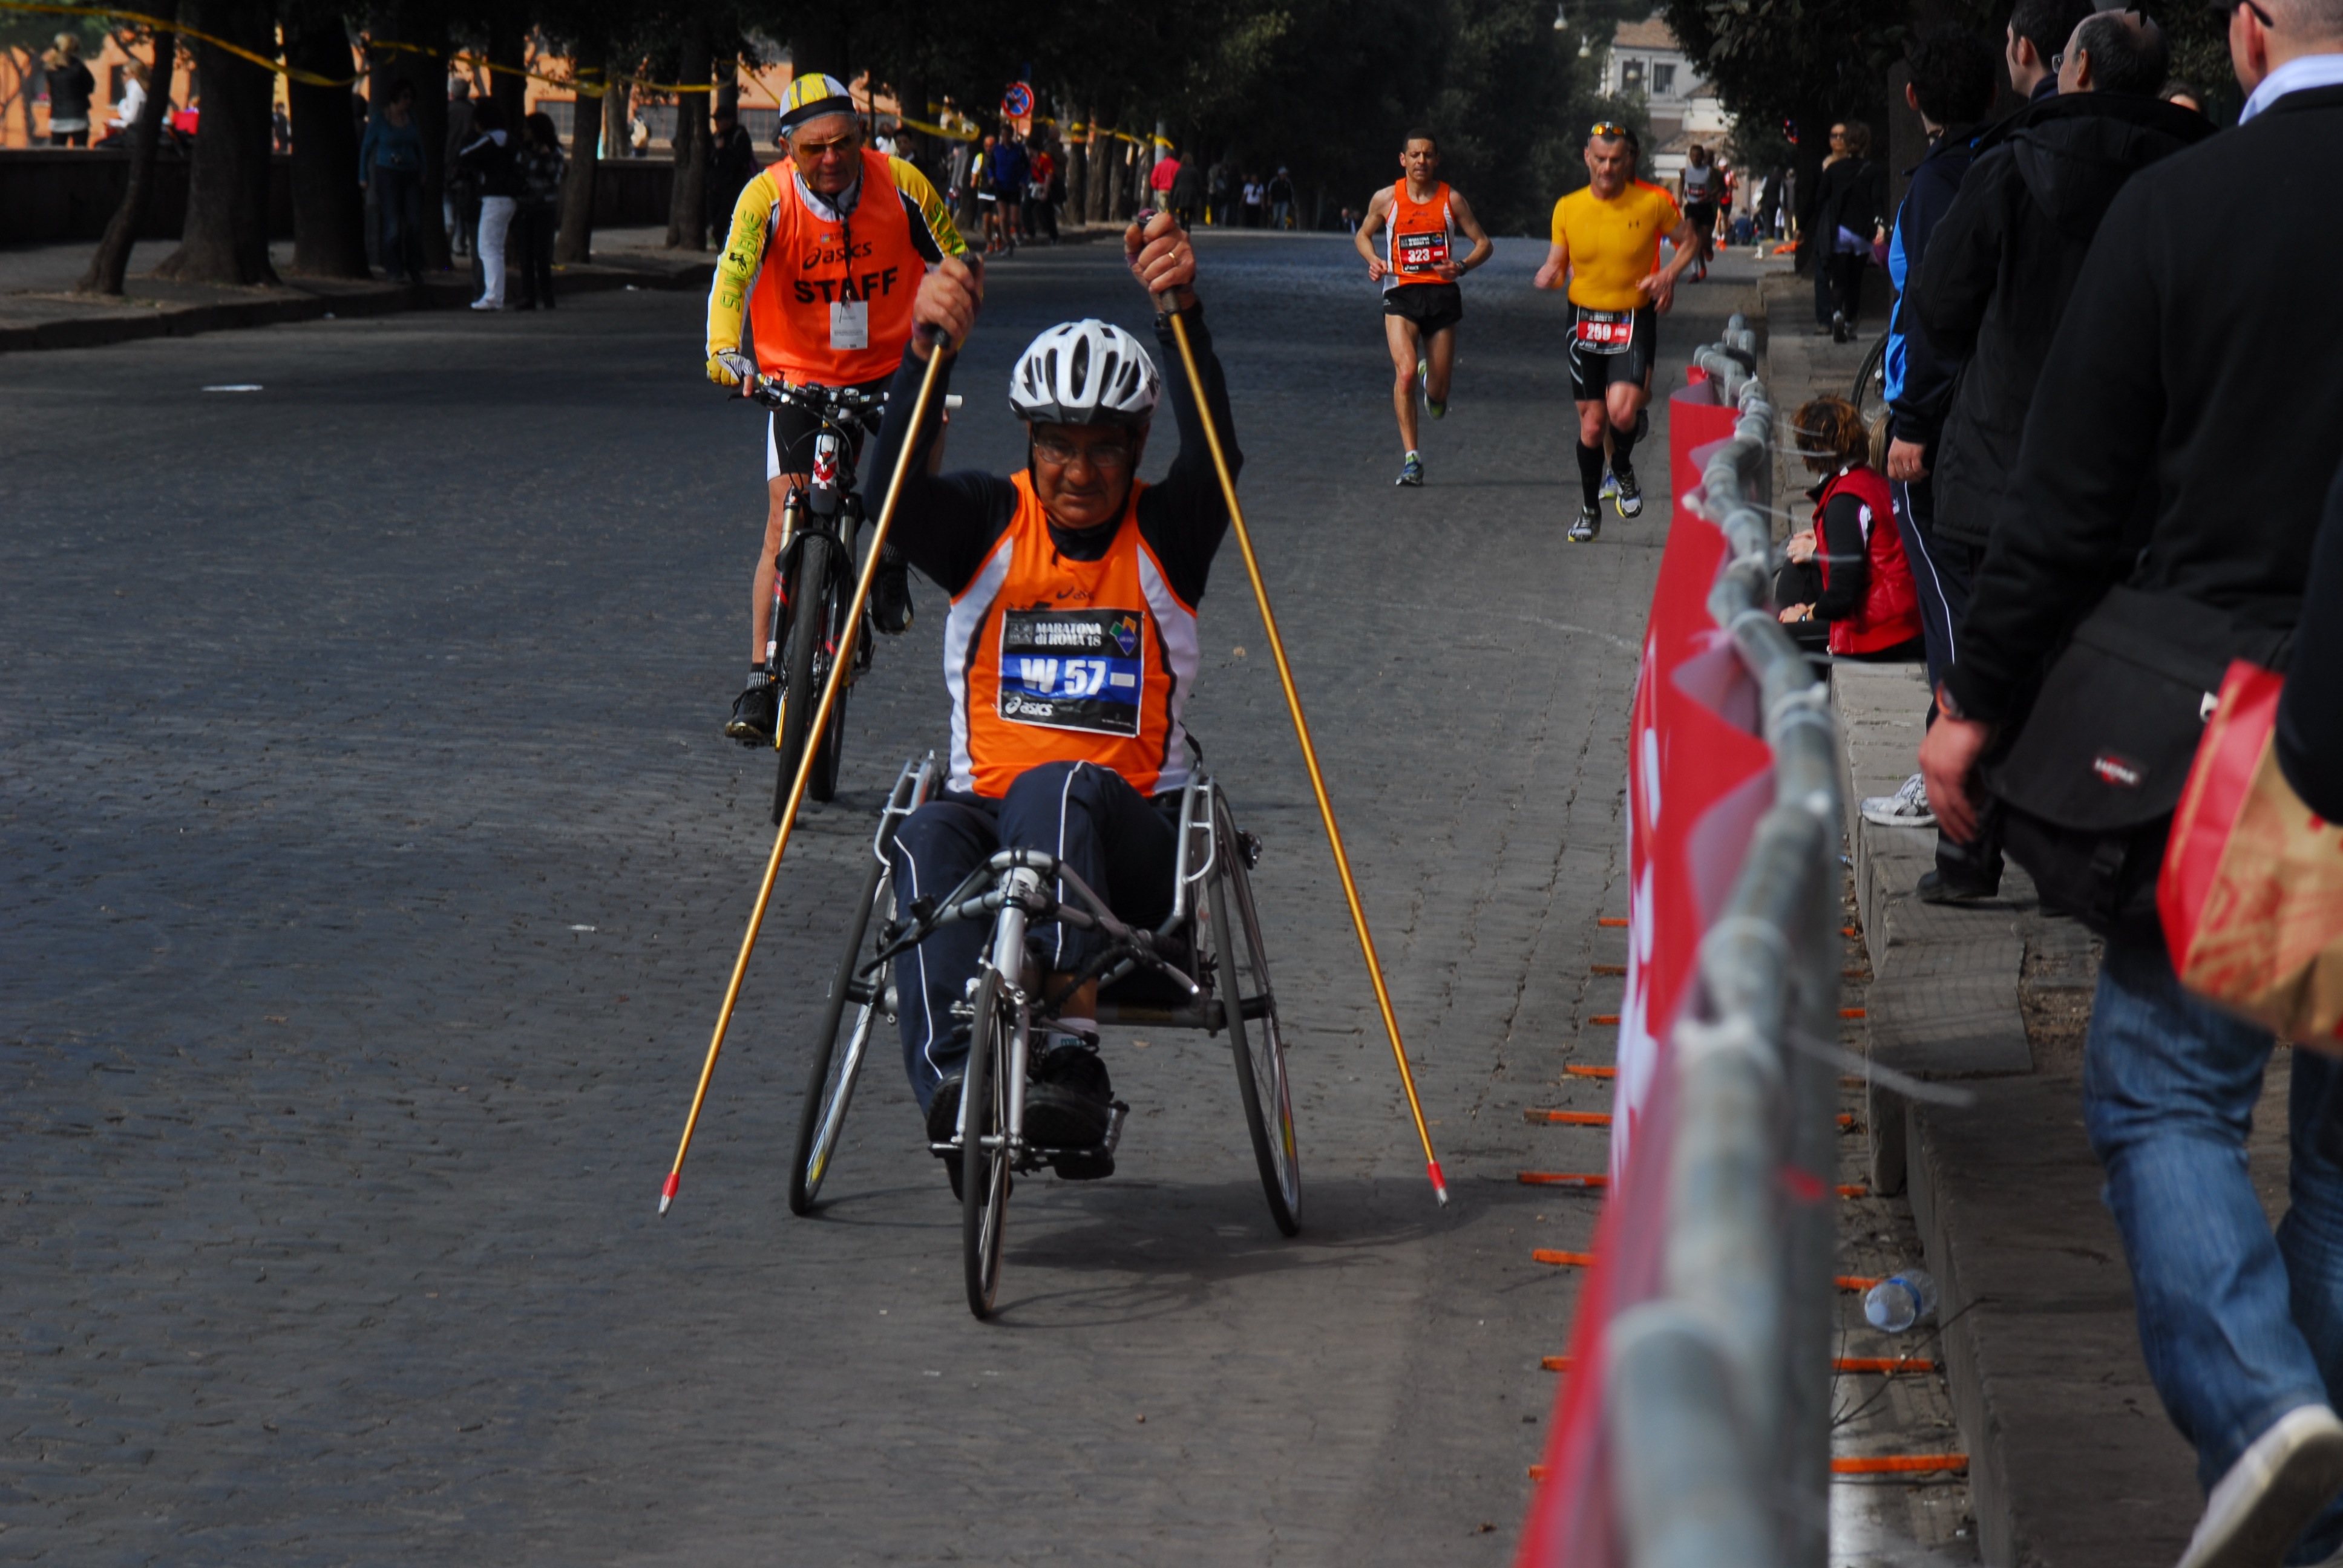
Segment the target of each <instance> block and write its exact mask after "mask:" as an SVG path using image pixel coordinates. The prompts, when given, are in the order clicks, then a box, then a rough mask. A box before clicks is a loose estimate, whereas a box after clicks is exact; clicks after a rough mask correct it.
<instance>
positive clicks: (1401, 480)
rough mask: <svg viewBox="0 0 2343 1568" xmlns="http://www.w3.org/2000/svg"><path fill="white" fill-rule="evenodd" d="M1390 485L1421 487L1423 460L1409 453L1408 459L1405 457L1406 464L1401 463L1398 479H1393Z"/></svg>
mask: <svg viewBox="0 0 2343 1568" xmlns="http://www.w3.org/2000/svg"><path fill="white" fill-rule="evenodd" d="M1392 483H1393V484H1394V485H1421V484H1423V458H1421V457H1417V456H1416V455H1415V454H1414V453H1413V452H1411V453H1409V454H1408V457H1407V461H1406V462H1404V463H1402V464H1401V465H1400V466H1399V477H1398V478H1396V479H1393V481H1392Z"/></svg>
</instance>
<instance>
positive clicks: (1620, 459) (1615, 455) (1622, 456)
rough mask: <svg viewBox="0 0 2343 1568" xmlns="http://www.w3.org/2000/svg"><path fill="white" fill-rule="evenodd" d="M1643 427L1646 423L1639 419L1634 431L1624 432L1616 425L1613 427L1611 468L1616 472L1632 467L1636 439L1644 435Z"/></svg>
mask: <svg viewBox="0 0 2343 1568" xmlns="http://www.w3.org/2000/svg"><path fill="white" fill-rule="evenodd" d="M1643 426H1644V422H1643V421H1642V420H1641V419H1638V420H1636V421H1635V427H1634V429H1632V430H1622V429H1620V428H1619V427H1617V426H1616V425H1614V426H1613V427H1611V467H1612V469H1613V470H1614V472H1615V471H1617V470H1618V469H1621V468H1624V467H1630V466H1631V459H1632V458H1633V457H1634V451H1635V437H1638V436H1640V435H1642V434H1643V433H1644V429H1643Z"/></svg>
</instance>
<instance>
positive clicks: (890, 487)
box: [659, 342, 951, 1214]
mask: <svg viewBox="0 0 2343 1568" xmlns="http://www.w3.org/2000/svg"><path fill="white" fill-rule="evenodd" d="M950 348H951V345H950V343H948V342H939V343H937V344H935V345H933V347H931V348H930V352H929V355H928V370H927V374H926V375H925V376H922V377H920V397H919V401H918V402H916V403H914V404H912V405H911V425H910V435H909V436H908V437H906V438H905V439H904V442H903V449H902V450H901V451H900V452H898V453H896V454H895V473H894V477H892V478H890V479H889V480H888V481H887V500H886V504H885V505H883V506H881V507H880V508H879V524H878V527H876V528H873V529H872V530H871V531H870V555H869V556H868V557H867V558H865V559H864V560H863V562H862V575H861V577H860V578H858V579H857V580H856V582H855V584H854V608H851V609H850V610H848V611H847V612H846V635H845V637H844V638H842V639H840V643H839V647H838V651H837V652H836V653H835V654H834V655H832V656H831V658H830V678H829V679H828V680H827V681H825V682H823V683H822V689H821V706H820V707H819V708H817V709H814V710H813V722H812V723H811V724H809V725H808V726H807V727H806V743H805V750H804V752H803V753H802V754H801V755H800V756H799V758H798V776H797V779H796V780H795V781H794V782H792V783H791V784H790V785H789V804H788V805H787V806H785V807H783V808H782V809H781V825H780V828H779V831H777V832H775V833H774V835H773V852H772V854H771V855H770V856H769V857H767V859H766V860H765V879H764V881H763V882H762V883H761V884H759V887H758V889H757V908H756V910H755V911H754V912H753V913H751V914H750V915H749V930H748V933H747V934H746V935H745V936H743V937H742V938H741V939H740V956H739V958H738V959H735V960H733V962H732V982H731V983H730V984H729V985H728V986H726V987H725V988H724V1006H723V1009H722V1010H720V1011H719V1012H718V1013H717V1015H716V1037H715V1038H714V1039H713V1040H709V1042H708V1062H707V1065H706V1066H704V1067H702V1068H701V1069H700V1070H699V1088H698V1089H697V1090H695V1091H693V1092H692V1096H691V1114H690V1115H689V1116H688V1117H686V1118H684V1122H683V1141H682V1142H681V1143H679V1144H678V1145H676V1151H675V1165H674V1167H673V1168H672V1169H670V1170H669V1171H668V1173H667V1185H666V1186H665V1187H663V1188H661V1189H660V1190H659V1212H660V1213H662V1214H664V1213H666V1212H667V1211H668V1205H669V1204H670V1203H672V1202H674V1201H675V1194H676V1189H677V1188H679V1187H680V1186H682V1185H683V1157H684V1156H685V1155H687V1154H689V1153H690V1152H691V1135H692V1133H693V1132H694V1131H696V1130H698V1128H699V1109H700V1107H701V1106H703V1105H705V1104H707V1103H708V1081H709V1079H711V1078H713V1077H715V1076H716V1054H717V1052H719V1051H720V1050H723V1049H724V1031H725V1030H728V1029H729V1028H731V1027H732V1009H733V1006H734V1004H736V1003H738V1002H739V1000H740V980H741V978H742V977H743V976H745V975H746V974H747V973H748V972H749V954H750V953H752V952H754V951H756V950H757V932H758V930H759V929H760V928H761V927H762V926H763V925H764V923H765V906H766V905H767V904H768V903H769V902H770V901H771V900H772V897H773V879H774V878H775V877H777V876H779V874H780V869H781V851H782V850H784V849H788V848H789V829H790V828H791V827H793V826H794V825H795V824H796V822H797V819H798V807H799V805H801V804H802V803H803V802H804V800H805V789H806V780H807V779H809V778H811V777H812V775H813V759H814V755H815V754H816V753H817V752H819V751H820V749H821V733H822V730H823V729H825V728H826V727H827V726H828V725H829V723H830V709H833V708H835V707H836V706H837V705H838V689H839V688H840V686H841V685H843V684H844V683H845V680H846V672H847V670H848V669H849V668H851V666H852V665H853V663H854V643H855V639H856V638H858V637H860V635H861V632H862V607H863V606H864V605H865V604H867V603H868V602H870V578H871V577H872V576H873V575H874V574H875V573H876V572H877V571H878V569H879V552H880V550H881V549H883V548H885V547H886V544H887V530H888V528H890V527H891V526H892V525H893V523H894V521H895V502H896V501H897V500H898V499H899V498H900V497H901V496H902V493H903V476H904V474H905V473H906V472H908V471H909V470H910V465H911V448H912V447H916V446H918V445H919V434H920V427H922V426H924V425H925V424H926V423H927V421H928V404H929V402H930V399H931V398H932V397H933V396H934V394H935V389H936V375H937V372H938V371H940V369H941V368H942V367H943V362H944V356H945V355H946V354H947V353H949V352H950ZM805 608H810V607H800V613H802V611H803V610H804V609H805Z"/></svg>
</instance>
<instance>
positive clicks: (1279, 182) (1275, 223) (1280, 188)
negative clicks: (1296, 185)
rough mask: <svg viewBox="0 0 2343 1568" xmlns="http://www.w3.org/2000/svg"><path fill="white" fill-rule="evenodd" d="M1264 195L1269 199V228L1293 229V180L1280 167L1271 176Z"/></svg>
mask: <svg viewBox="0 0 2343 1568" xmlns="http://www.w3.org/2000/svg"><path fill="white" fill-rule="evenodd" d="M1265 194H1266V195H1267V196H1268V197H1269V226H1271V227H1272V228H1292V227H1293V226H1294V215H1293V179H1292V176H1290V175H1288V174H1287V173H1286V172H1285V170H1284V168H1283V167H1282V166H1280V167H1279V169H1278V171H1277V173H1276V174H1275V175H1273V176H1271V178H1270V182H1269V189H1268V191H1267V192H1266V193H1265Z"/></svg>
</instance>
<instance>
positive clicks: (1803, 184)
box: [1792, 108, 1832, 276]
mask: <svg viewBox="0 0 2343 1568" xmlns="http://www.w3.org/2000/svg"><path fill="white" fill-rule="evenodd" d="M1831 119H1832V116H1831V112H1830V111H1829V110H1828V109H1825V108H1812V109H1808V110H1806V111H1805V112H1803V113H1801V114H1800V115H1799V116H1797V118H1796V122H1795V123H1796V125H1797V127H1798V146H1797V157H1796V160H1795V163H1794V165H1793V167H1795V169H1796V170H1797V175H1798V203H1797V206H1795V208H1794V209H1792V216H1795V218H1796V219H1797V224H1798V255H1797V262H1796V266H1797V270H1798V272H1799V273H1800V274H1801V275H1802V276H1803V275H1811V273H1812V272H1813V270H1814V268H1815V266H1818V265H1820V258H1821V257H1823V256H1828V255H1829V254H1830V246H1831V236H1829V235H1817V234H1816V233H1815V210H1816V201H1817V198H1818V197H1819V196H1821V194H1822V183H1823V155H1824V154H1825V153H1827V152H1828V151H1829V150H1830V127H1831Z"/></svg>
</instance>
